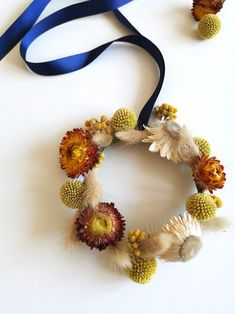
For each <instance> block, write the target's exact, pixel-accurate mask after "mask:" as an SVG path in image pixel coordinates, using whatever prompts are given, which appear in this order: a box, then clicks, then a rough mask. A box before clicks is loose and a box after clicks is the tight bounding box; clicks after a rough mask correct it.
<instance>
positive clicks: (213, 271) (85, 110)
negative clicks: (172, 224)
mask: <svg viewBox="0 0 235 314" xmlns="http://www.w3.org/2000/svg"><path fill="white" fill-rule="evenodd" d="M28 2H29V1H26V0H8V1H1V3H0V21H1V22H0V33H2V32H3V31H4V29H6V27H7V26H9V25H10V23H11V22H12V21H13V20H14V19H15V18H16V16H17V15H18V14H19V13H20V12H21V11H22V10H23V8H25V7H26V5H27V4H28ZM73 2H75V1H69V0H67V1H66V0H57V1H56V0H55V1H52V3H51V4H50V5H49V6H48V8H47V9H46V11H45V12H44V13H43V16H46V15H47V14H49V13H51V12H53V11H54V10H56V9H58V8H60V7H62V6H65V5H66V4H68V3H69V4H70V3H73ZM190 8H191V1H190V0H164V1H161V0H136V1H133V3H131V4H129V5H127V6H125V7H123V8H122V9H121V11H122V12H123V13H124V14H126V16H127V17H128V18H129V19H130V21H132V22H133V24H134V25H135V26H136V27H137V28H138V29H139V30H140V31H141V32H142V33H143V34H145V35H146V36H147V37H149V38H150V39H151V40H152V41H153V42H154V43H156V44H157V45H158V46H159V47H160V49H161V50H162V52H163V55H164V57H165V61H166V79H165V83H164V86H163V89H162V91H161V94H160V96H159V99H158V102H157V103H158V104H161V103H163V102H167V103H170V104H172V105H174V106H176V107H178V109H179V114H178V116H179V122H180V123H186V124H187V125H188V126H189V127H190V129H191V131H192V133H193V134H194V135H201V136H204V137H206V138H207V139H208V140H209V141H210V143H211V145H212V147H213V155H216V156H217V157H218V158H219V159H220V160H221V161H222V163H223V164H224V166H225V169H226V172H227V182H226V185H225V188H224V189H223V190H221V191H218V193H217V194H218V195H220V196H221V198H222V199H223V200H224V207H223V208H222V209H221V210H219V213H220V214H221V215H226V216H227V217H230V219H231V221H232V223H234V184H235V153H234V136H235V126H234V124H235V123H234V118H235V109H234V108H235V107H234V105H235V104H234V101H235V91H234V90H235V89H234V71H235V65H234V55H235V49H234V12H235V3H234V1H228V0H227V1H226V2H225V5H224V9H223V10H222V11H221V12H220V14H219V16H220V17H221V20H222V31H221V33H220V34H219V36H218V37H216V38H215V39H213V40H211V41H202V40H199V39H198V38H197V35H196V33H195V28H196V22H195V21H194V19H193V18H192V16H191V14H190ZM125 33H126V30H125V29H124V28H123V27H121V26H120V25H119V24H118V22H117V21H115V19H114V18H113V16H112V14H105V15H102V16H94V17H90V18H86V19H82V20H78V21H74V22H71V23H68V24H66V25H64V26H61V27H58V28H57V29H55V30H52V31H50V32H49V33H47V34H45V35H43V36H42V37H41V38H40V39H38V40H37V41H36V42H35V43H33V45H32V48H30V51H29V54H28V58H29V60H31V61H45V60H49V59H51V58H55V57H62V56H65V55H68V54H71V53H77V52H82V51H85V50H88V49H90V48H93V47H95V46H96V45H98V44H101V43H103V42H106V41H108V40H111V39H113V38H116V37H119V36H121V35H123V34H125ZM156 82H157V71H156V66H155V64H154V63H153V61H152V60H151V58H150V57H149V56H148V55H147V54H146V53H145V52H144V51H142V50H140V49H138V48H136V47H132V46H128V45H119V44H116V45H114V46H113V47H111V48H110V49H109V50H108V51H107V52H105V53H104V54H103V55H102V56H101V57H100V58H99V59H98V60H97V61H95V62H94V63H93V64H91V65H90V66H89V67H87V68H85V69H83V70H82V71H79V72H76V73H73V74H68V75H63V76H58V77H42V76H38V75H35V74H33V73H31V72H30V71H28V70H27V68H26V67H25V65H24V63H23V62H22V60H21V59H20V56H19V52H18V47H17V48H15V49H14V50H13V51H12V52H11V53H10V54H9V55H8V56H7V57H6V58H5V59H4V60H3V61H2V62H1V63H0V99H1V112H0V128H1V132H0V145H1V152H0V214H1V216H0V217H1V219H0V313H1V314H18V313H20V314H32V313H33V314H39V313H40V314H75V313H83V314H87V313H97V314H101V313H102V314H107V313H113V314H117V313H136V314H140V313H148V314H152V313H166V314H168V313H169V314H170V313H174V314H176V313H181V314H186V313H190V314H194V313H195V314H196V313H197V314H198V313H203V314H209V313H213V314H222V313H226V314H231V313H234V308H235V298H234V285H235V249H234V248H235V244H234V243H235V231H234V227H233V226H232V227H231V228H230V229H229V230H228V231H227V232H221V233H209V232H207V233H205V234H204V235H203V242H204V246H203V249H202V251H201V252H200V254H199V255H198V256H197V257H196V258H195V259H194V260H192V261H190V262H188V263H186V264H181V263H174V264H173V263H164V262H159V265H158V272H157V274H156V276H155V277H154V279H153V280H152V281H151V282H150V283H149V284H148V285H145V286H141V285H137V284H135V283H133V282H131V281H130V280H129V279H128V278H127V277H125V276H120V275H114V274H113V273H112V272H110V271H109V270H107V269H106V268H105V265H104V262H103V257H102V254H98V253H96V252H94V251H90V250H89V248H87V247H86V246H81V247H78V248H77V249H76V250H75V251H73V252H68V251H66V249H65V248H64V246H63V238H64V236H65V233H66V228H67V225H68V223H69V220H70V219H71V215H72V211H71V210H68V209H67V208H65V207H64V206H63V205H62V203H61V202H60V200H59V197H58V190H59V188H60V186H61V184H62V183H63V182H64V181H65V180H66V176H65V174H64V173H63V172H62V171H61V170H60V167H59V163H58V146H59V143H60V140H61V137H62V136H63V134H64V133H65V132H66V131H67V130H69V129H72V128H74V127H80V126H83V122H84V120H86V119H88V118H90V117H93V116H95V117H99V116H100V115H101V114H106V115H107V116H111V115H112V113H113V112H114V111H115V110H116V109H117V108H119V107H123V106H126V107H131V108H133V109H134V110H135V112H136V113H137V114H138V113H139V111H140V110H141V108H142V106H143V105H144V103H145V102H146V101H147V99H148V97H149V96H150V94H151V93H152V91H153V88H154V86H155V85H156ZM99 176H100V180H101V182H102V185H103V188H104V197H103V198H104V200H105V201H113V202H115V204H116V206H117V207H118V208H119V210H120V212H121V213H123V214H124V215H125V217H126V219H127V230H130V229H131V228H135V227H140V228H144V227H145V226H148V224H149V223H150V222H154V223H158V222H159V221H165V220H167V218H168V217H170V216H172V215H173V214H176V213H177V212H183V211H184V204H185V200H186V198H187V196H189V195H190V194H192V193H193V192H195V187H194V185H193V182H192V178H191V173H190V170H189V169H187V168H185V167H184V166H177V165H174V164H172V163H171V162H168V161H166V160H163V159H161V158H160V157H158V156H157V154H151V153H148V151H147V146H145V145H143V146H141V147H134V148H121V147H115V148H113V149H112V150H110V151H108V152H107V154H106V160H105V163H104V164H103V166H102V168H101V169H100V170H99Z"/></svg>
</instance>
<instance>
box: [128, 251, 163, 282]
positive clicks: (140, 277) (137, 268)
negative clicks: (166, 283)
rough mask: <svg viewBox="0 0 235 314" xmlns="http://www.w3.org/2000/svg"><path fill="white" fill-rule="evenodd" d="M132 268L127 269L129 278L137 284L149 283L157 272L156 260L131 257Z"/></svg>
mask: <svg viewBox="0 0 235 314" xmlns="http://www.w3.org/2000/svg"><path fill="white" fill-rule="evenodd" d="M131 262H132V268H130V269H127V271H126V272H127V275H128V277H129V278H130V279H131V280H133V281H134V282H136V283H140V284H145V283H148V282H149V281H150V280H151V279H152V277H153V275H154V274H155V272H156V270H157V262H156V260H155V258H151V259H145V258H142V257H136V256H131Z"/></svg>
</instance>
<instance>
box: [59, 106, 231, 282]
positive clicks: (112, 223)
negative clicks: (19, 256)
mask: <svg viewBox="0 0 235 314" xmlns="http://www.w3.org/2000/svg"><path fill="white" fill-rule="evenodd" d="M176 112H177V109H176V108H174V107H172V106H171V105H168V104H163V105H161V106H157V107H155V108H154V114H155V124H154V126H153V127H147V126H146V127H145V129H144V130H137V129H135V127H136V124H137V118H136V115H135V113H134V112H133V111H132V110H131V109H127V108H121V109H118V110H117V111H116V112H115V113H114V115H113V117H112V118H111V119H110V120H109V119H108V118H107V117H106V116H101V118H100V120H97V119H95V118H92V119H90V120H88V121H86V122H85V127H84V128H83V129H82V128H78V129H74V130H73V131H68V132H67V133H66V135H65V136H64V138H63V139H62V142H61V144H60V165H61V168H62V169H63V170H65V172H66V174H67V176H68V177H70V178H71V180H69V181H67V182H65V183H64V184H63V186H62V187H61V190H60V197H61V200H62V202H63V203H64V204H65V205H66V206H67V207H69V208H73V209H75V210H76V211H75V214H74V217H73V219H72V224H71V226H70V229H69V233H68V236H67V243H68V244H72V245H73V244H76V243H78V242H84V243H86V244H87V245H88V246H89V247H90V248H91V249H93V248H96V249H98V250H100V251H102V250H104V249H106V248H107V251H108V257H109V262H110V264H111V265H112V266H113V267H114V268H116V269H118V270H120V271H123V272H125V273H126V274H127V275H128V276H129V278H130V279H132V280H133V281H135V282H137V283H141V284H144V283H147V282H149V281H150V279H151V278H152V276H153V274H154V273H155V271H156V268H157V263H156V257H159V258H161V259H163V260H166V261H171V262H176V261H188V260H190V259H191V258H193V257H194V256H195V255H196V254H197V253H198V252H199V250H200V249H201V246H202V240H201V225H202V224H204V225H205V224H206V225H207V226H209V227H210V228H211V227H212V228H214V229H221V228H224V227H225V226H226V225H227V224H228V222H227V221H226V219H225V218H223V217H215V215H216V211H217V208H220V207H221V206H222V201H221V199H220V198H219V197H218V196H216V195H213V191H214V190H216V189H221V188H222V187H223V186H224V182H225V173H224V167H223V166H222V165H221V164H220V161H219V160H217V159H216V158H215V157H209V156H210V152H211V148H210V145H209V143H208V141H207V140H205V139H203V138H201V137H192V136H191V135H190V133H189V132H188V130H187V128H186V127H185V126H183V127H181V126H180V125H179V124H178V123H176V122H175V119H176ZM117 142H123V143H126V144H138V143H149V144H150V146H149V151H150V152H153V153H155V152H159V153H160V156H161V157H166V158H167V159H168V160H172V161H173V162H175V163H178V162H185V163H187V164H188V165H189V166H190V167H191V169H192V173H193V178H194V181H195V184H196V187H197V193H195V194H193V195H191V196H190V197H189V198H188V199H187V201H186V210H187V212H186V213H184V214H183V215H180V216H178V217H173V218H171V219H170V221H169V222H168V223H167V224H166V225H164V226H163V227H162V228H161V230H156V231H152V232H143V231H141V230H138V229H137V230H133V231H130V232H129V234H128V236H127V238H126V239H125V238H124V231H125V220H124V217H123V216H122V215H121V214H120V213H119V211H118V210H117V208H115V205H114V203H107V202H103V201H102V200H101V199H102V189H101V186H100V184H99V182H98V180H97V178H96V172H95V168H96V167H98V166H100V164H101V163H102V162H103V160H104V150H105V148H107V147H109V146H110V145H113V144H115V143H117ZM80 177H83V180H80ZM207 221H209V223H205V222H207Z"/></svg>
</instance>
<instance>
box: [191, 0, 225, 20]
mask: <svg viewBox="0 0 235 314" xmlns="http://www.w3.org/2000/svg"><path fill="white" fill-rule="evenodd" d="M224 1H225V0H194V1H193V8H192V14H193V16H194V18H195V20H197V21H200V19H201V18H202V17H203V16H204V15H205V14H216V13H218V12H219V11H220V10H221V9H222V7H223V4H224Z"/></svg>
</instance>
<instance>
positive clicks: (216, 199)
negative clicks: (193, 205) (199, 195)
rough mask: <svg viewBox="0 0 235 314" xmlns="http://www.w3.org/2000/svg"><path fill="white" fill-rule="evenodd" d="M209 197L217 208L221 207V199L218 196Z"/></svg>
mask: <svg viewBox="0 0 235 314" xmlns="http://www.w3.org/2000/svg"><path fill="white" fill-rule="evenodd" d="M211 197H212V198H213V200H214V202H215V204H216V207H217V208H221V207H222V206H223V201H222V200H221V198H220V197H219V196H217V195H212V196H211Z"/></svg>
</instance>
